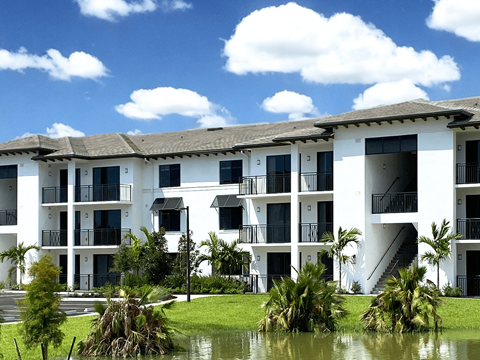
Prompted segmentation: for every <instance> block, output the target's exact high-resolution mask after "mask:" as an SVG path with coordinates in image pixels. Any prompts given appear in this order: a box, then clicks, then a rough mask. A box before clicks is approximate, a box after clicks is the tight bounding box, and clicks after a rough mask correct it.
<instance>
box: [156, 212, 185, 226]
mask: <svg viewBox="0 0 480 360" xmlns="http://www.w3.org/2000/svg"><path fill="white" fill-rule="evenodd" d="M158 219H159V223H158V227H159V228H162V227H163V228H164V229H165V231H180V211H176V210H161V211H159V212H158Z"/></svg>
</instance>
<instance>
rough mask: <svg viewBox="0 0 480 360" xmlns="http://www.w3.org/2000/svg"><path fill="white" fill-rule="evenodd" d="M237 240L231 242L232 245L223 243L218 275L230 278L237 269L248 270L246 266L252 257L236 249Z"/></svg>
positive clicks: (246, 252) (247, 252)
mask: <svg viewBox="0 0 480 360" xmlns="http://www.w3.org/2000/svg"><path fill="white" fill-rule="evenodd" d="M239 243H240V242H239V240H238V239H237V240H235V241H232V243H230V244H228V243H223V244H222V248H221V252H220V259H221V266H220V273H221V274H228V276H229V277H230V276H231V275H232V274H233V273H234V272H235V271H236V270H238V269H242V268H244V269H248V265H249V264H250V261H251V260H252V256H251V255H250V252H249V251H246V250H242V249H240V248H239V247H238V244H239Z"/></svg>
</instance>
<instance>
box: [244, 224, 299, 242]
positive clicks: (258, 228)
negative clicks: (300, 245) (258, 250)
mask: <svg viewBox="0 0 480 360" xmlns="http://www.w3.org/2000/svg"><path fill="white" fill-rule="evenodd" d="M239 235H240V236H239V237H240V242H242V243H246V244H279V243H290V224H285V225H269V224H260V225H242V226H240V234H239Z"/></svg>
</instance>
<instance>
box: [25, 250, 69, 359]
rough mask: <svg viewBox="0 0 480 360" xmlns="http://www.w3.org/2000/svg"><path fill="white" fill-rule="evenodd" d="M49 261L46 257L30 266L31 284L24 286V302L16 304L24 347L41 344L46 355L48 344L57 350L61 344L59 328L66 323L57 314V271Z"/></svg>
mask: <svg viewBox="0 0 480 360" xmlns="http://www.w3.org/2000/svg"><path fill="white" fill-rule="evenodd" d="M52 260H53V258H52V256H50V255H49V254H45V255H43V256H42V257H41V258H40V260H39V261H37V262H34V263H33V264H32V266H31V267H30V269H29V270H28V274H29V275H30V276H31V277H32V281H31V282H30V284H28V285H26V288H27V293H26V294H25V298H24V299H22V300H20V301H19V304H20V305H22V309H21V310H20V318H21V320H22V321H23V323H22V330H21V331H22V337H23V341H24V343H25V346H26V347H27V348H28V349H30V348H32V347H35V346H38V345H39V344H40V343H43V344H44V346H45V353H46V354H45V355H48V346H49V344H53V346H54V347H58V346H60V344H61V343H62V340H63V337H64V334H63V332H62V331H61V330H60V326H61V325H62V324H63V323H64V322H65V320H66V315H65V313H64V312H63V311H61V310H60V296H59V295H58V294H56V292H58V291H61V290H62V286H61V285H60V284H59V283H58V282H57V279H58V276H59V275H60V268H59V267H58V266H55V265H54V264H53V262H52ZM46 358H48V356H46Z"/></svg>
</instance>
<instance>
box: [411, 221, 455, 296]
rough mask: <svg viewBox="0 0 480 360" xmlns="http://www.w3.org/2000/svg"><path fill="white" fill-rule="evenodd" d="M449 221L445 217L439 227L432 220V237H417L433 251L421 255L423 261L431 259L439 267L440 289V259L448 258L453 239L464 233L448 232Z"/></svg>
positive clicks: (438, 279)
mask: <svg viewBox="0 0 480 360" xmlns="http://www.w3.org/2000/svg"><path fill="white" fill-rule="evenodd" d="M448 224H450V222H449V221H447V220H446V219H443V221H442V224H441V225H440V229H439V228H438V227H437V224H435V222H432V235H433V237H432V238H428V237H426V236H420V237H419V238H418V239H417V242H418V243H419V244H421V243H424V244H427V245H429V246H430V247H431V248H432V250H433V252H432V251H427V252H425V253H424V254H423V255H422V256H421V257H420V260H422V261H425V260H427V261H429V262H431V263H432V264H433V265H435V266H436V267H437V288H438V289H440V261H442V260H445V259H447V258H448V257H449V256H450V254H451V253H452V249H451V248H450V244H451V242H452V240H456V239H460V238H461V237H462V234H458V233H457V234H454V233H450V234H447V233H448V232H449V230H450V226H448Z"/></svg>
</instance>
